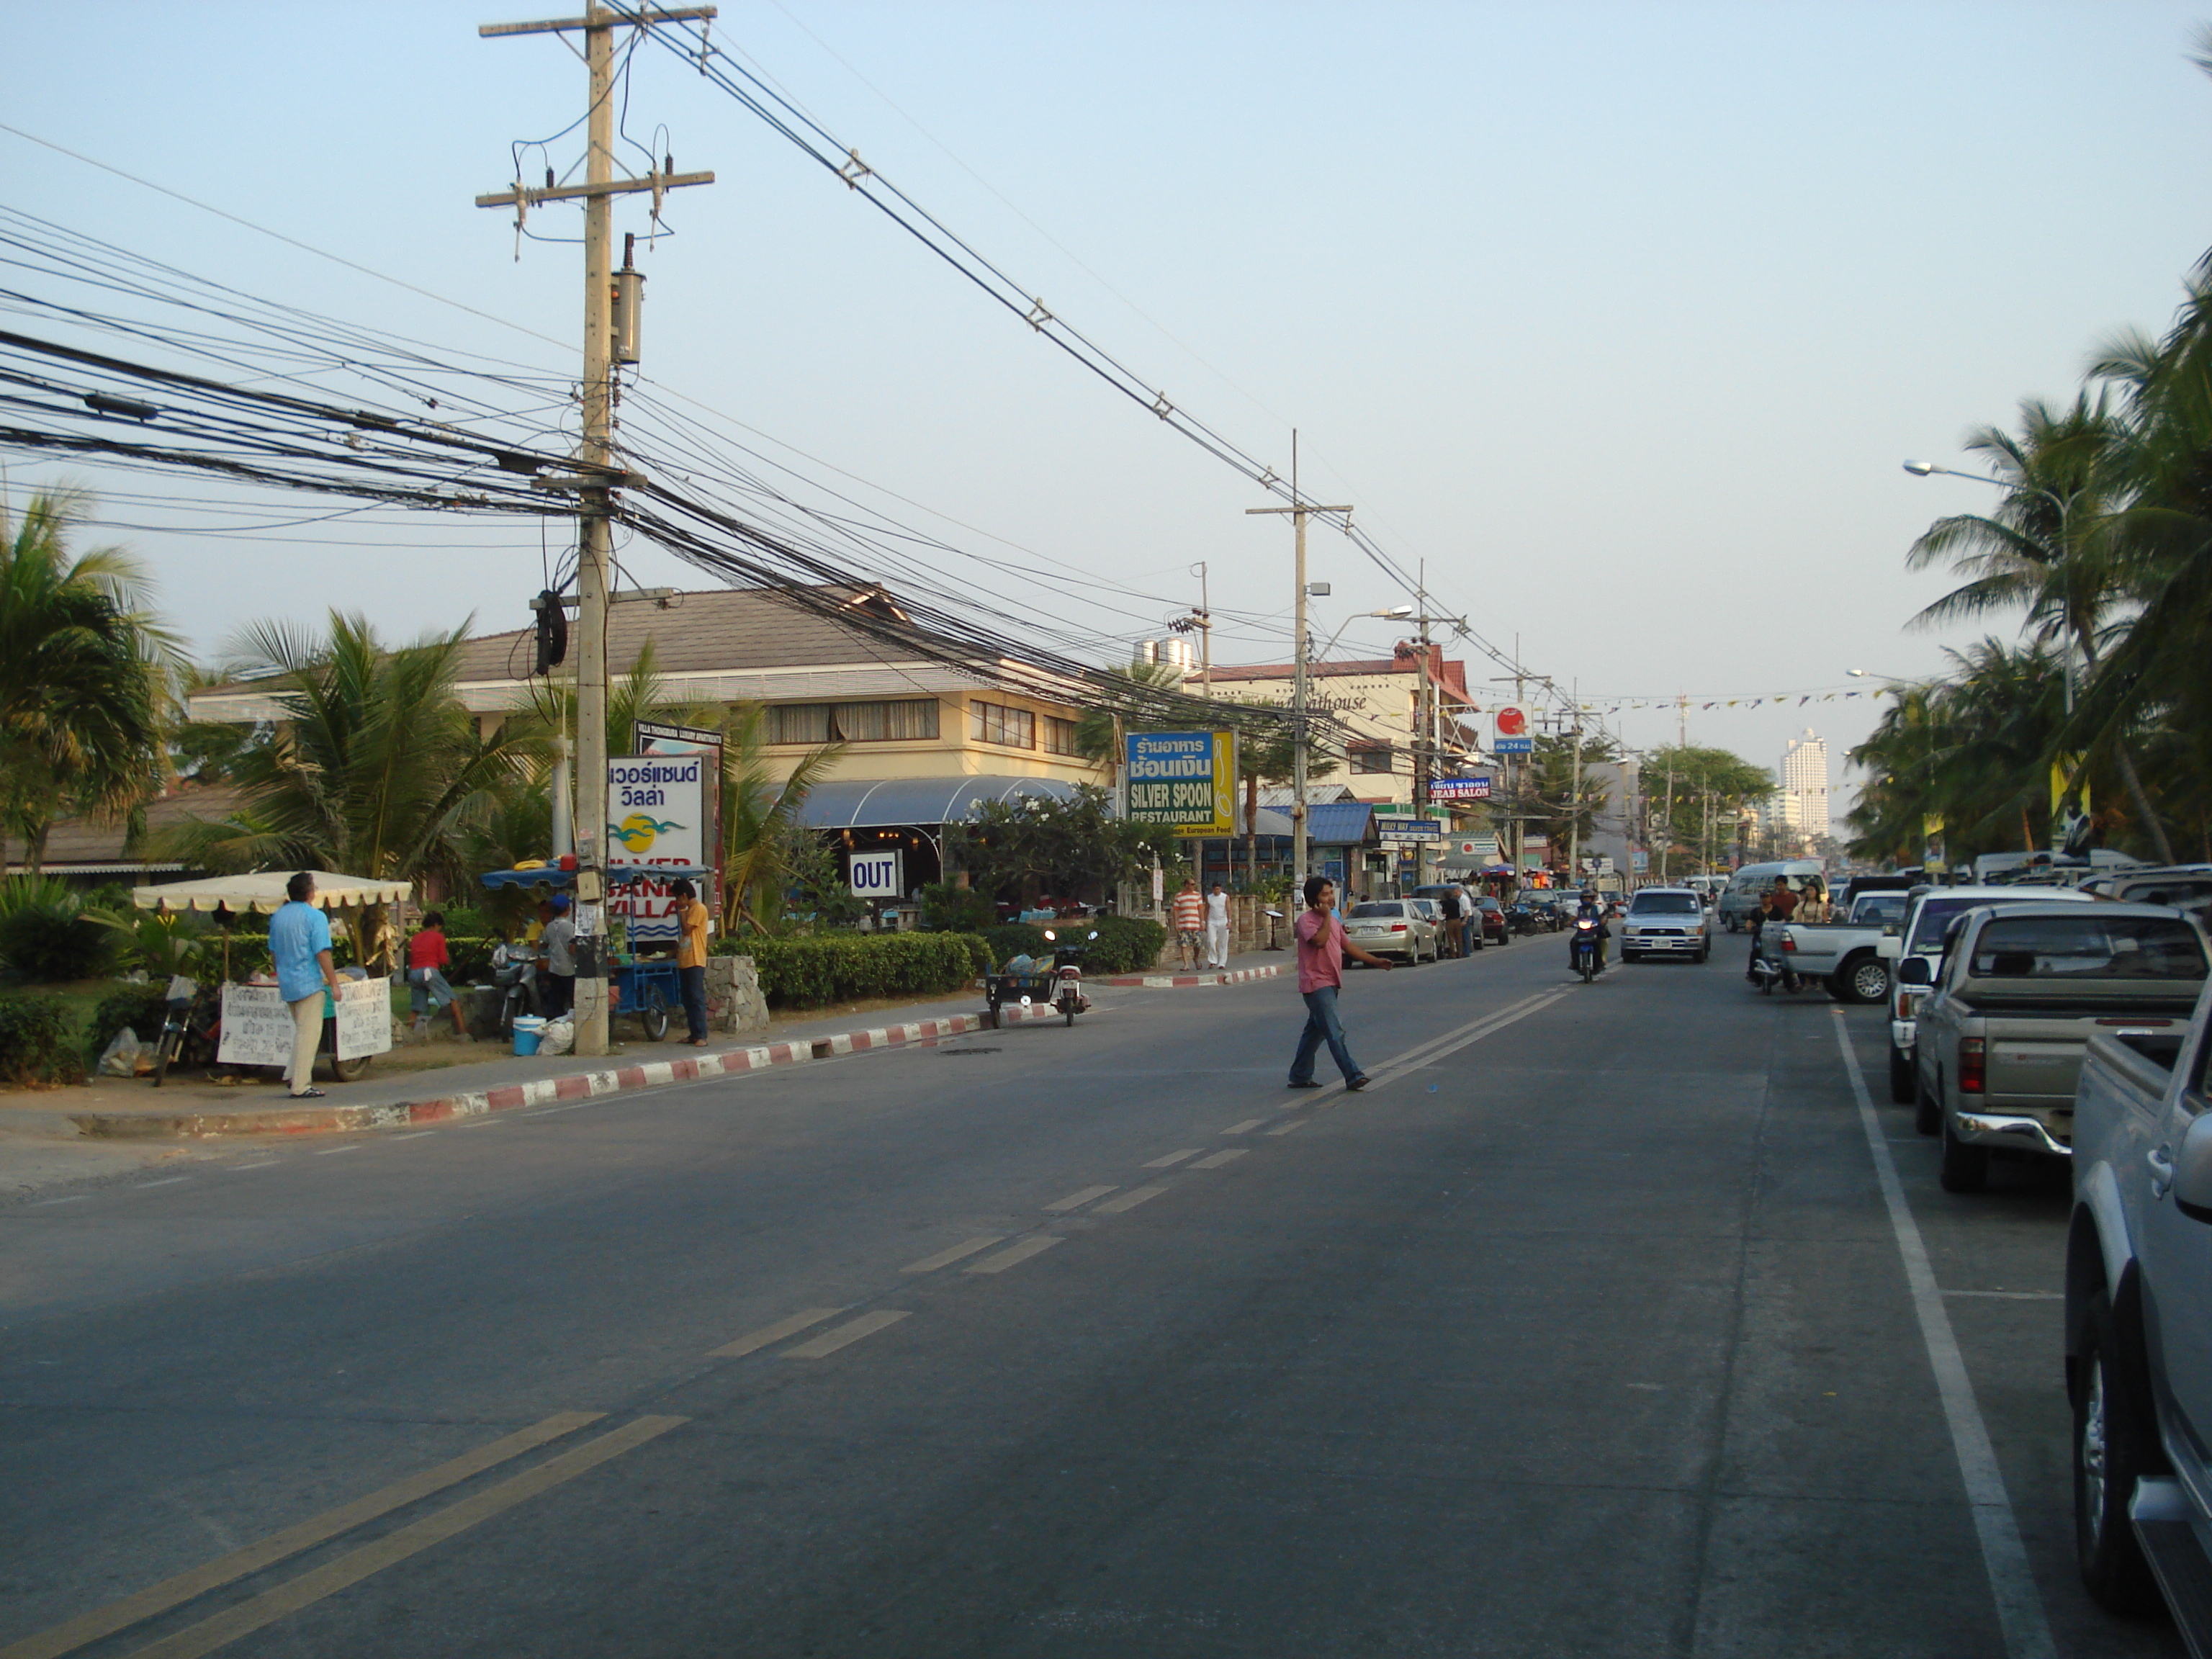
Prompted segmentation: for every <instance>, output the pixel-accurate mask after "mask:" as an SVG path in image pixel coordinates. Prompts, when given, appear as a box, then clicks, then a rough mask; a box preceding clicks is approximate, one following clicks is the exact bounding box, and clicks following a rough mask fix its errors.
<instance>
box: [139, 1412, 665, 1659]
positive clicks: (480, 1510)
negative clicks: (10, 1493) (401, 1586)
mask: <svg viewBox="0 0 2212 1659" xmlns="http://www.w3.org/2000/svg"><path fill="white" fill-rule="evenodd" d="M689 1421H690V1419H689V1418H684V1417H641V1418H639V1419H637V1420H636V1421H635V1422H634V1423H626V1424H624V1425H623V1426H622V1427H621V1428H619V1429H617V1430H615V1431H612V1432H611V1433H609V1434H603V1435H601V1436H600V1437H599V1438H598V1439H596V1440H587V1441H586V1442H585V1443H583V1444H582V1445H580V1446H579V1447H577V1448H576V1449H574V1451H566V1452H562V1454H561V1455H559V1456H558V1457H552V1458H548V1459H547V1460H546V1461H545V1462H543V1463H540V1464H539V1465H538V1467H537V1468H534V1469H530V1470H527V1471H526V1472H525V1473H523V1474H518V1475H516V1476H514V1477H513V1479H512V1480H502V1481H501V1482H500V1483H499V1485H497V1486H492V1487H489V1488H488V1489H486V1490H485V1491H483V1492H478V1493H477V1495H476V1496H475V1497H473V1498H463V1499H461V1501H460V1502H459V1503H458V1504H447V1506H446V1507H445V1508H444V1509H442V1510H439V1511H438V1512H437V1513H436V1514H435V1515H426V1516H423V1517H422V1519H421V1520H420V1521H417V1522H414V1523H413V1524H412V1525H410V1526H405V1527H402V1528H399V1530H398V1531H397V1532H395V1533H392V1534H389V1535H388V1536H386V1537H383V1538H380V1539H378V1540H377V1541H375V1542H374V1543H373V1544H364V1545H362V1547H361V1548H359V1549H357V1550H355V1551H354V1552H352V1553H350V1554H348V1555H342V1556H340V1557H339V1558H338V1559H337V1560H335V1561H332V1562H329V1563H327V1564H326V1565H323V1566H319V1567H317V1568H316V1569H314V1571H312V1572H303V1573H301V1575H300V1576H299V1577H297V1578H295V1579H293V1580H292V1581H291V1582H290V1583H283V1584H279V1585H278V1586H277V1587H276V1589H272V1590H267V1591H264V1592H263V1593H262V1594H261V1595H257V1596H255V1597H254V1598H253V1599H252V1601H241V1602H240V1603H239V1604H238V1605H237V1606H236V1607H226V1608H225V1609H224V1610H223V1611H222V1612H221V1613H217V1614H216V1615H215V1617H214V1618H212V1619H204V1620H201V1621H200V1622H199V1623H198V1624H197V1625H194V1626H191V1629H189V1630H181V1631H179V1632H177V1633H176V1634H175V1635H174V1636H169V1637H164V1638H162V1639H161V1641H158V1642H156V1643H155V1644H152V1645H151V1646H150V1647H143V1648H140V1649H139V1650H137V1652H136V1653H134V1654H133V1655H131V1659H199V1656H200V1655H202V1654H207V1653H212V1652H214V1651H215V1650H216V1649H217V1648H219V1647H223V1646H226V1645H228V1644H230V1643H232V1642H235V1641H236V1640H237V1639H238V1638H240V1637H241V1636H245V1635H247V1634H249V1633H250V1632H253V1631H257V1630H259V1629H260V1628H261V1627H262V1626H264V1625H271V1624H274V1623H276V1620H279V1619H282V1618H283V1617H284V1616H285V1615H286V1614H288V1613H297V1612H299V1611H300V1609H301V1608H302V1607H309V1606H312V1605H313V1603H315V1602H317V1601H321V1600H322V1599H323V1598H324V1597H325V1596H326V1595H336V1594H337V1592H338V1591H339V1590H342V1589H347V1588H349V1586H351V1585H354V1584H358V1583H361V1581H362V1579H364V1578H367V1577H370V1576H371V1575H372V1574H374V1573H380V1572H382V1571H384V1570H385V1569H386V1567H389V1566H393V1565H397V1564H398V1563H399V1562H402V1561H404V1560H405V1559H407V1558H408V1557H409V1556H410V1555H418V1554H420V1553H422V1551H424V1550H427V1549H428V1548H430V1547H432V1546H433V1545H436V1544H442V1543H444V1542H445V1541H447V1539H449V1538H452V1537H453V1536H455V1535H456V1534H459V1533H463V1532H465V1531H467V1530H468V1529H469V1528H471V1527H473V1526H475V1525H477V1523H478V1522H483V1521H489V1520H490V1519H491V1517H492V1516H495V1515H497V1514H499V1513H500V1512H501V1510H511V1509H513V1507H514V1506H515V1505H516V1504H521V1503H526V1502H527V1501H528V1500H529V1499H531V1498H535V1497H537V1496H538V1494H539V1493H540V1492H550V1491H551V1490H552V1489H553V1488H554V1487H555V1486H559V1485H560V1484H561V1483H562V1481H564V1480H574V1479H575V1478H576V1477H577V1476H578V1475H580V1474H584V1473H586V1471H587V1470H590V1469H594V1468H598V1467H599V1465H600V1464H602V1463H604V1462H607V1461H608V1459H610V1458H614V1457H619V1456H621V1455H623V1453H624V1452H626V1451H629V1450H630V1449H632V1448H634V1447H637V1446H641V1445H643V1444H644V1443H646V1442H647V1441H648V1440H651V1439H653V1438H654V1437H657V1436H659V1435H664V1434H665V1433H667V1432H668V1431H669V1430H671V1429H672V1428H675V1427H677V1426H678V1425H679V1424H683V1423H687V1422H689Z"/></svg>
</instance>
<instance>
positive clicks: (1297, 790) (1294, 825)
mask: <svg viewBox="0 0 2212 1659" xmlns="http://www.w3.org/2000/svg"><path fill="white" fill-rule="evenodd" d="M1261 513H1289V514H1290V515H1291V526H1292V528H1293V531H1294V533H1295V535H1296V537H1297V605H1296V608H1295V611H1294V612H1293V620H1292V622H1291V652H1292V653H1293V655H1292V658H1291V887H1292V888H1293V889H1300V888H1303V887H1304V885H1305V879H1306V515H1307V514H1308V513H1343V514H1344V515H1345V522H1346V524H1349V523H1350V522H1351V521H1352V509H1351V508H1350V507H1318V506H1315V505H1312V504H1310V503H1309V502H1307V501H1304V499H1303V498H1301V497H1300V495H1299V494H1298V435H1297V431H1296V430H1295V429H1293V430H1292V432H1291V505H1290V506H1288V507H1246V508H1245V509H1244V516H1245V517H1247V518H1248V519H1249V518H1256V517H1258V516H1259V515H1260V514H1261ZM1351 879H1352V872H1351V871H1349V870H1346V872H1345V881H1346V885H1347V886H1348V885H1349V884H1350V883H1351Z"/></svg>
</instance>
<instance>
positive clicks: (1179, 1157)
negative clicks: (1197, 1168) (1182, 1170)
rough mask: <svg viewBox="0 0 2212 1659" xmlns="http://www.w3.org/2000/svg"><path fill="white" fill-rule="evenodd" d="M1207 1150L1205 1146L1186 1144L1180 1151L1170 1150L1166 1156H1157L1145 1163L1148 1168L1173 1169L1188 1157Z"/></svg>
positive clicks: (1194, 1156)
mask: <svg viewBox="0 0 2212 1659" xmlns="http://www.w3.org/2000/svg"><path fill="white" fill-rule="evenodd" d="M1205 1150H1206V1148H1205V1147H1203V1146H1186V1147H1184V1148H1183V1149H1182V1151H1181V1152H1170V1153H1169V1154H1168V1155H1167V1156H1166V1157H1165V1158H1154V1159H1153V1160H1152V1162H1151V1163H1149V1164H1146V1165H1145V1167H1146V1169H1147V1170H1172V1169H1173V1168H1175V1166H1176V1164H1180V1163H1182V1161H1183V1159H1185V1158H1196V1157H1197V1156H1198V1155H1199V1154H1200V1152H1204V1151H1205Z"/></svg>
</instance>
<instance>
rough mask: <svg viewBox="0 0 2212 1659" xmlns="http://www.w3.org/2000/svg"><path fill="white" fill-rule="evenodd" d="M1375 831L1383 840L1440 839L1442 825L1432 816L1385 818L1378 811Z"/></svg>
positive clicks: (1441, 838)
mask: <svg viewBox="0 0 2212 1659" xmlns="http://www.w3.org/2000/svg"><path fill="white" fill-rule="evenodd" d="M1375 833H1376V835H1378V836H1382V837H1383V840H1385V841H1441V840H1443V833H1444V827H1443V824H1441V823H1437V820H1436V819H1434V818H1395V817H1392V818H1386V817H1383V815H1382V814H1381V813H1379V812H1378V813H1376V815H1375Z"/></svg>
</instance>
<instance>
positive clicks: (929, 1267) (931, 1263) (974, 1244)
mask: <svg viewBox="0 0 2212 1659" xmlns="http://www.w3.org/2000/svg"><path fill="white" fill-rule="evenodd" d="M1004 1237H1006V1235H1005V1234H1004V1233H983V1234H981V1235H979V1236H978V1237H975V1238H963V1239H962V1240H961V1241H960V1243H957V1244H955V1245H954V1246H953V1247H952V1248H951V1249H949V1250H939V1252H938V1253H937V1254H936V1255H926V1256H924V1257H922V1259H921V1261H911V1262H908V1264H907V1265H906V1266H905V1267H901V1268H900V1269H899V1271H900V1272H901V1273H935V1272H936V1271H937V1270H938V1269H939V1267H951V1265H952V1264H953V1263H954V1262H956V1261H959V1260H960V1258H961V1257H963V1256H967V1255H975V1252H976V1251H978V1250H987V1249H990V1248H991V1246H993V1245H994V1244H995V1243H998V1242H999V1241H1000V1239H1001V1238H1004Z"/></svg>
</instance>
